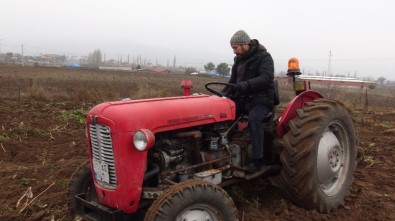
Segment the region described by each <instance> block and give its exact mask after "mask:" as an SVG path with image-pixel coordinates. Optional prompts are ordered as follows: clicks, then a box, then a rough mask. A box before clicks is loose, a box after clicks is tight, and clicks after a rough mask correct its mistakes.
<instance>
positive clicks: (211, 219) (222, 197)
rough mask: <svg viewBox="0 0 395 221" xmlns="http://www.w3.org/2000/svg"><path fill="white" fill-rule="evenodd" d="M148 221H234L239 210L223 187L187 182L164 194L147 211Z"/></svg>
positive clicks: (206, 183)
mask: <svg viewBox="0 0 395 221" xmlns="http://www.w3.org/2000/svg"><path fill="white" fill-rule="evenodd" d="M144 220H147V221H148V220H149V221H175V220H176V221H183V220H205V221H206V220H207V221H228V220H229V221H233V220H237V209H236V207H235V205H234V204H233V200H232V198H230V197H229V195H228V194H227V193H226V192H225V191H224V190H223V189H222V188H220V187H218V186H216V185H213V184H211V183H209V182H206V181H201V180H187V181H184V182H182V183H179V184H176V185H174V186H172V187H171V188H169V189H167V190H165V192H164V193H163V194H161V195H160V196H159V197H158V198H157V199H156V200H155V202H154V203H153V204H152V205H151V207H150V208H149V209H148V211H147V213H146V215H145V218H144Z"/></svg>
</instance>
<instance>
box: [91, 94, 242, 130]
mask: <svg viewBox="0 0 395 221" xmlns="http://www.w3.org/2000/svg"><path fill="white" fill-rule="evenodd" d="M235 109H236V108H235V104H234V102H233V101H232V100H230V99H227V98H223V97H218V96H209V95H192V96H183V97H167V98H155V99H143V100H129V101H117V102H106V103H102V104H99V105H97V106H95V107H94V108H92V109H91V110H90V111H89V113H88V114H87V119H86V120H87V123H101V122H109V121H110V122H111V123H112V124H113V125H114V127H115V128H113V129H115V130H116V131H112V132H113V133H114V132H117V133H127V132H134V131H136V130H138V129H142V128H144V129H149V130H151V131H152V132H154V133H157V132H161V131H169V130H175V129H181V128H187V127H192V126H198V125H204V124H210V123H216V122H222V121H228V120H234V119H235Z"/></svg>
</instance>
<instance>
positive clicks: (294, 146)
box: [280, 99, 357, 213]
mask: <svg viewBox="0 0 395 221" xmlns="http://www.w3.org/2000/svg"><path fill="white" fill-rule="evenodd" d="M296 113H297V116H296V117H295V119H292V120H291V121H289V123H288V125H289V131H288V132H287V134H286V135H285V136H284V149H283V150H282V152H281V155H280V160H281V162H282V165H283V169H282V171H281V183H282V186H283V188H284V192H285V194H286V195H287V197H288V198H289V199H290V200H291V201H293V202H294V203H295V204H297V205H299V206H302V207H304V208H306V209H317V210H318V211H319V212H322V213H329V212H330V211H331V210H333V209H336V208H337V207H339V206H340V205H342V204H343V203H344V198H345V196H346V194H347V191H348V188H349V186H350V184H351V182H352V174H353V172H354V170H355V167H356V142H357V138H356V134H355V131H354V126H353V121H352V118H351V117H350V114H349V113H348V111H347V109H346V107H345V106H344V105H343V104H342V103H340V102H338V101H334V100H329V99H316V100H314V101H312V102H310V103H306V105H305V107H304V108H303V109H298V110H297V111H296ZM332 122H336V123H337V124H340V125H342V127H344V128H345V131H346V132H345V133H346V135H345V137H347V140H345V141H341V142H345V143H346V145H344V146H345V148H348V150H347V151H349V152H348V153H349V154H348V157H349V158H350V159H348V162H349V165H348V167H347V168H348V170H346V171H347V172H346V173H347V175H346V177H345V181H344V182H343V183H342V184H341V187H340V190H339V191H338V192H337V193H336V194H334V195H333V196H328V195H326V194H324V193H323V191H321V188H320V186H319V185H320V184H319V182H318V174H317V152H318V144H319V141H320V138H321V135H322V134H323V132H324V130H325V129H326V128H327V127H328V125H330V124H331V123H332Z"/></svg>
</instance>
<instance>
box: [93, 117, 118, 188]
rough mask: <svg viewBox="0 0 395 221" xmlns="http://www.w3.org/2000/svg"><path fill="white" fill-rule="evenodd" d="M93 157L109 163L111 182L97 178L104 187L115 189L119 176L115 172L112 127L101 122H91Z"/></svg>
mask: <svg viewBox="0 0 395 221" xmlns="http://www.w3.org/2000/svg"><path fill="white" fill-rule="evenodd" d="M89 134H90V138H91V147H92V157H93V158H94V159H95V160H97V161H99V162H101V163H106V164H107V165H108V173H109V183H106V182H102V181H100V180H97V182H98V183H99V184H100V185H102V186H103V187H106V188H110V189H115V187H116V184H117V177H116V174H115V163H114V153H113V148H112V140H111V132H110V128H109V127H107V126H105V125H101V124H89Z"/></svg>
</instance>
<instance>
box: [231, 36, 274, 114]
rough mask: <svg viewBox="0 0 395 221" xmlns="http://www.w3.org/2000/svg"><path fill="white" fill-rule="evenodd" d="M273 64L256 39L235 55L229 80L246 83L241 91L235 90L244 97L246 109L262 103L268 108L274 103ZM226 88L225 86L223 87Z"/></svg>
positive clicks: (235, 82) (241, 97) (234, 82)
mask: <svg viewBox="0 0 395 221" xmlns="http://www.w3.org/2000/svg"><path fill="white" fill-rule="evenodd" d="M273 80H274V64H273V59H272V56H271V55H270V54H269V52H267V50H266V48H265V47H264V46H263V45H261V44H259V42H258V40H255V39H254V40H252V41H251V44H250V50H249V51H248V52H247V53H246V54H244V55H241V56H236V57H235V59H234V65H233V67H232V73H231V77H230V80H229V83H231V84H237V83H240V82H244V81H245V82H247V84H246V83H244V84H245V85H247V89H246V90H245V91H244V90H243V93H241V94H240V93H238V92H236V94H237V96H238V97H239V98H236V99H246V104H247V105H246V107H245V108H246V109H250V108H252V107H253V106H254V105H256V104H264V105H266V106H268V107H270V108H272V107H273V105H274V104H273V103H274V84H273ZM225 90H226V88H225Z"/></svg>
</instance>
